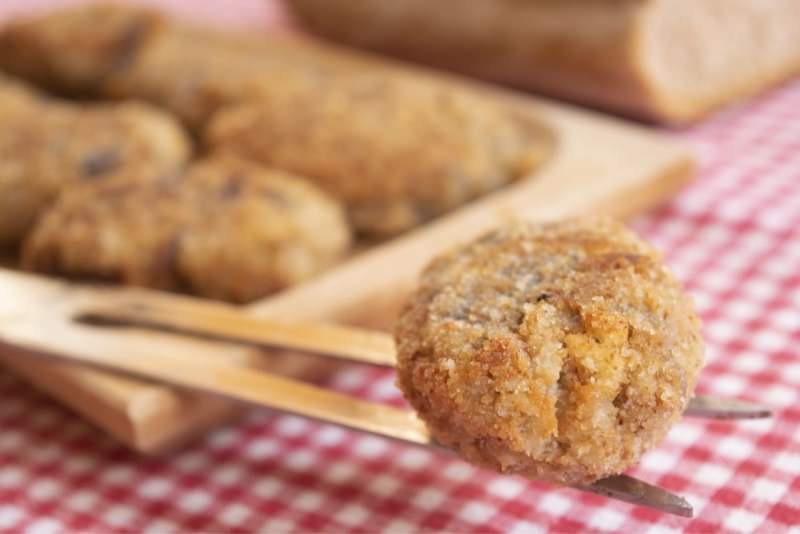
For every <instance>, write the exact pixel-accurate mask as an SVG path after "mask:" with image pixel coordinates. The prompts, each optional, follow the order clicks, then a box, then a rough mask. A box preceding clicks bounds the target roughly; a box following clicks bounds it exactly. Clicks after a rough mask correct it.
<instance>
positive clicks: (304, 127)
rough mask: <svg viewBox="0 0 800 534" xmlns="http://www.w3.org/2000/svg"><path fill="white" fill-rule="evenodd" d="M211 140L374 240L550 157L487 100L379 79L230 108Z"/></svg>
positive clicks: (343, 81) (540, 141) (395, 78)
mask: <svg viewBox="0 0 800 534" xmlns="http://www.w3.org/2000/svg"><path fill="white" fill-rule="evenodd" d="M206 142H207V144H208V146H209V147H210V148H211V149H213V150H217V151H221V152H231V153H235V154H238V155H241V156H244V157H247V158H250V159H254V160H257V161H260V162H263V163H265V164H268V165H271V166H274V167H277V168H281V169H286V170H288V171H290V172H295V173H297V174H301V175H303V176H306V177H308V178H309V179H311V180H313V181H314V182H315V183H317V184H318V185H319V186H320V187H322V188H323V189H325V190H326V191H328V192H329V193H331V194H332V195H333V196H335V197H337V198H339V199H340V200H341V201H342V202H343V203H344V204H345V206H346V207H347V209H348V214H349V217H350V220H351V223H352V224H353V226H354V228H356V230H357V231H358V232H360V233H361V234H364V235H369V236H377V237H385V236H391V235H394V234H397V233H400V232H403V231H405V230H408V229H410V228H412V227H414V226H416V225H418V224H420V223H423V222H425V221H427V220H429V219H431V218H433V217H436V216H438V215H441V214H443V213H445V212H447V211H450V210H452V209H454V208H456V207H458V206H459V205H461V204H464V203H465V202H467V201H469V200H471V199H473V198H475V197H478V196H480V195H481V194H484V193H486V192H488V191H492V190H494V189H497V188H499V187H501V186H503V185H505V184H507V183H509V182H510V181H512V180H515V179H517V178H519V177H521V176H523V175H525V174H527V173H529V172H531V171H532V170H533V169H535V168H536V167H537V166H538V165H539V164H540V163H541V161H542V160H543V159H544V158H545V156H546V155H547V153H548V152H549V144H547V143H546V142H545V141H544V137H543V136H537V135H534V133H533V132H532V131H529V130H525V129H524V128H523V127H522V125H521V124H520V123H519V122H517V121H515V120H514V119H513V118H512V117H511V116H510V115H509V114H508V113H507V112H506V111H505V110H504V109H502V108H501V107H499V106H497V105H495V103H494V102H492V101H490V100H489V99H484V98H480V97H479V95H476V94H472V93H470V92H468V91H466V90H461V89H457V88H454V87H451V86H447V85H444V84H439V83H433V82H428V81H424V80H420V79H413V78H410V77H404V76H402V75H398V74H387V73H382V72H380V73H370V74H364V75H360V76H352V77H349V78H340V79H337V80H334V81H331V82H329V83H327V84H326V85H325V86H324V88H323V90H318V89H314V90H309V91H301V90H299V91H293V92H286V93H283V94H280V95H274V96H273V98H271V99H266V100H262V101H259V102H252V103H249V104H244V105H242V106H238V107H234V108H226V109H224V110H222V111H221V112H220V113H219V114H218V115H217V116H216V117H215V118H214V119H213V120H212V122H211V124H210V126H209V128H208V131H207V134H206Z"/></svg>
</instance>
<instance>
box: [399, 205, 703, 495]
mask: <svg viewBox="0 0 800 534" xmlns="http://www.w3.org/2000/svg"><path fill="white" fill-rule="evenodd" d="M396 341H397V346H398V385H399V387H400V388H401V389H402V390H403V392H404V393H405V395H406V397H407V399H408V400H409V402H410V403H411V404H412V405H413V406H414V408H416V410H417V411H418V412H419V414H420V416H421V417H422V419H423V420H425V421H426V422H427V424H428V426H429V428H430V429H431V432H432V433H433V435H434V437H435V438H436V439H437V440H438V441H439V442H441V443H442V444H444V445H446V446H448V447H452V448H454V449H456V450H457V451H458V452H459V453H460V454H461V455H462V456H463V457H464V458H465V459H467V460H469V461H471V462H474V463H476V464H478V465H481V466H486V467H489V468H492V469H496V470H498V471H501V472H505V473H519V474H523V475H526V476H529V477H533V478H541V479H545V480H549V481H552V482H556V483H562V484H587V483H590V482H592V481H594V480H596V479H599V478H602V477H605V476H608V475H611V474H616V473H620V472H622V471H623V470H625V469H626V468H628V467H630V466H631V465H633V464H634V463H635V462H636V461H638V459H639V458H640V457H641V456H642V454H643V453H644V452H645V451H647V450H649V449H651V448H653V447H654V446H655V445H656V444H658V442H659V441H660V440H661V439H662V438H663V437H664V435H665V434H666V432H667V431H668V430H669V428H670V427H671V426H672V424H673V423H674V422H675V421H676V420H677V419H678V418H679V417H680V415H681V413H682V412H683V410H684V409H685V407H686V405H687V403H688V401H689V399H690V398H691V396H692V392H693V390H694V386H695V383H696V380H697V376H698V373H699V370H700V367H701V364H702V353H703V343H702V340H701V336H700V327H699V320H698V318H697V316H696V315H695V313H694V311H693V308H692V304H691V301H690V299H689V298H688V297H687V296H686V295H685V294H684V293H683V291H682V290H681V288H680V286H679V284H678V282H677V281H676V280H675V278H674V277H673V276H672V275H671V274H670V273H669V272H668V271H667V270H666V269H665V268H664V266H663V265H662V263H661V259H660V257H659V256H658V254H657V253H656V252H655V251H654V250H653V249H652V248H651V247H650V246H648V245H647V244H645V243H644V242H642V241H641V240H639V239H638V238H637V237H636V236H635V235H634V234H632V233H631V232H629V231H628V230H626V229H624V228H623V227H622V226H621V225H619V224H617V223H615V222H612V221H609V220H583V221H581V220H576V221H568V222H563V223H557V224H548V225H542V226H534V225H525V224H518V225H514V226H510V227H507V228H502V229H499V230H497V231H495V232H492V233H490V234H487V235H486V236H484V237H483V238H481V239H479V240H477V241H475V242H473V243H471V244H468V245H466V246H462V247H460V248H457V249H456V250H454V251H452V252H450V253H448V254H445V255H443V256H441V257H439V258H438V259H436V260H435V261H434V262H433V263H431V264H430V266H429V267H428V268H427V269H426V271H425V272H424V274H423V275H422V278H421V282H420V286H419V288H418V289H417V291H416V293H415V294H414V295H413V296H412V297H411V299H410V301H409V302H408V304H407V306H406V308H405V310H404V311H403V313H402V315H401V317H400V320H399V321H398V323H397V330H396Z"/></svg>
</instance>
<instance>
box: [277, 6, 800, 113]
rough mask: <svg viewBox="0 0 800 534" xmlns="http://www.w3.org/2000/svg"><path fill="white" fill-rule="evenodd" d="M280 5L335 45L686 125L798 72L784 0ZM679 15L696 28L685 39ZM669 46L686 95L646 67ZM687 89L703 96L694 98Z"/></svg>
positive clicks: (793, 21)
mask: <svg viewBox="0 0 800 534" xmlns="http://www.w3.org/2000/svg"><path fill="white" fill-rule="evenodd" d="M290 5H291V6H292V8H293V10H294V12H295V14H296V16H297V18H298V19H299V20H300V21H301V22H302V23H303V24H304V25H305V26H306V27H307V28H309V29H310V30H312V31H314V32H317V33H319V34H321V35H323V36H326V37H329V38H331V39H334V40H337V41H341V42H344V43H348V44H352V45H356V46H360V47H364V48H369V49H373V50H377V51H380V52H384V53H390V54H394V55H398V56H401V57H406V58H409V59H414V60H418V61H423V62H426V63H431V64H434V65H438V66H441V67H446V68H449V69H453V70H456V71H460V72H464V73H468V74H472V75H475V76H480V77H483V78H487V79H491V80H495V81H500V82H504V83H509V84H512V85H515V86H519V87H522V88H526V89H532V90H535V91H541V92H544V93H547V94H550V95H553V96H556V97H559V98H567V99H572V100H576V101H579V102H582V103H585V104H589V105H592V106H597V107H602V108H606V109H610V110H614V111H617V112H620V113H624V114H628V115H634V116H638V117H645V118H650V119H656V120H661V121H666V122H686V121H690V120H694V119H697V118H699V117H701V116H703V115H705V114H706V113H708V112H710V111H712V110H714V109H717V108H719V107H720V106H723V105H725V104H728V103H729V102H731V101H734V100H736V99H740V98H743V97H746V96H749V95H751V94H753V93H755V92H758V91H760V90H763V89H764V88H765V87H768V86H770V85H773V84H775V83H778V82H780V81H781V80H783V79H786V78H787V77H789V76H791V75H793V74H795V73H797V72H800V4H797V2H793V1H792V0H775V1H774V2H761V1H760V0H725V1H723V0H708V1H705V2H696V1H693V0H677V1H676V0H601V1H585V0H560V1H554V0H538V1H537V0H534V1H525V2H522V1H519V0H442V1H437V2H428V1H426V0H405V1H403V2H395V1H393V0H352V1H348V2H328V1H326V0H292V1H291V2H290ZM681 13H685V18H686V20H690V21H696V22H697V23H696V24H692V25H689V26H691V31H689V32H687V30H686V28H685V26H686V24H684V20H683V18H682V17H683V15H681ZM718 15H719V16H718ZM664 21H667V24H668V26H669V28H667V29H666V30H665V31H663V30H661V29H659V28H660V26H662V25H663V24H664ZM751 26H752V27H753V28H757V31H758V33H759V35H756V36H752V35H751V33H752V32H751V31H750V27H751ZM679 32H680V37H677V34H678V33H679ZM672 35H674V37H671V36H672ZM653 37H655V38H656V40H657V41H658V43H657V44H656V46H655V47H654V46H653V45H652V41H653ZM751 37H752V39H751ZM670 47H671V48H672V49H674V50H677V51H678V52H676V53H674V54H673V55H672V58H671V59H670V61H669V64H668V65H667V66H666V70H667V72H669V71H670V70H671V71H673V72H675V73H676V74H675V75H674V78H673V79H674V80H684V79H685V80H684V81H685V83H684V84H683V85H685V88H686V90H684V88H681V87H676V86H675V84H674V83H673V82H672V81H670V80H669V77H670V76H671V74H667V76H666V77H661V76H659V75H657V74H656V73H655V71H654V68H653V62H654V61H655V62H656V63H657V62H659V61H661V60H660V59H659V58H660V57H661V56H662V55H664V54H661V52H659V51H657V50H656V49H658V48H670ZM765 50H768V52H766V54H767V55H768V56H771V57H772V58H771V59H764V57H763V56H764V52H765ZM666 56H669V54H666ZM681 56H683V57H681ZM719 64H724V65H723V66H722V67H720V68H717V66H718V65H719ZM659 68H660V67H659ZM656 70H658V69H656ZM737 71H741V72H737ZM681 83H683V82H681ZM693 86H701V87H703V88H706V89H707V90H706V91H702V92H701V93H699V94H698V93H696V92H695V91H694V90H693Z"/></svg>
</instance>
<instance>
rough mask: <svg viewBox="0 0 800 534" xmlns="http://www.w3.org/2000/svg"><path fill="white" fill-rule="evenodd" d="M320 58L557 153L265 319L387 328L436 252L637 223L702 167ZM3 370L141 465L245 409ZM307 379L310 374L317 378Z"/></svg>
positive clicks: (359, 259) (590, 117) (183, 350)
mask: <svg viewBox="0 0 800 534" xmlns="http://www.w3.org/2000/svg"><path fill="white" fill-rule="evenodd" d="M264 39H265V40H267V41H273V40H274V41H275V43H276V46H281V47H286V46H290V47H291V46H297V47H302V49H303V53H315V52H313V51H314V50H319V48H318V46H319V45H310V46H309V45H308V44H306V43H303V42H302V41H301V40H298V38H297V37H288V36H281V37H264ZM319 53H321V54H324V55H325V56H326V58H332V59H333V60H335V61H341V62H342V63H343V64H350V65H367V64H370V65H373V66H375V65H379V66H380V67H381V68H401V69H403V70H405V71H411V72H413V73H415V75H417V76H434V77H436V78H440V79H444V80H445V82H446V83H458V84H464V85H469V86H470V87H472V88H473V89H474V88H476V87H477V88H479V89H480V90H484V91H486V92H487V93H488V94H490V95H492V96H493V97H495V98H498V99H501V100H502V101H504V102H505V103H507V104H508V106H510V108H511V109H512V111H513V112H514V113H516V114H517V115H518V116H519V117H520V118H521V119H522V120H530V121H532V123H534V124H542V125H544V127H545V128H546V129H547V130H548V132H549V135H550V136H551V138H552V141H553V143H554V151H553V155H552V156H551V158H550V159H549V160H548V162H547V163H546V164H545V165H544V166H543V168H541V169H540V170H539V171H537V173H536V174H535V175H533V176H531V177H529V178H526V179H523V180H520V181H518V182H516V183H514V184H512V185H510V186H507V187H505V188H504V189H502V190H500V191H498V192H495V193H493V194H490V195H487V196H485V197H483V198H481V199H479V200H477V201H475V202H473V203H471V204H469V205H467V206H465V207H463V208H461V209H459V210H457V211H455V212H453V213H451V214H449V215H446V216H444V217H441V218H439V219H437V220H436V221H434V222H432V223H430V224H428V225H426V226H424V227H422V228H419V229H417V230H414V231H413V232H410V233H408V234H406V235H404V236H402V237H400V238H397V239H394V240H392V241H389V242H386V243H383V244H380V245H376V246H374V247H371V248H369V249H367V250H366V251H362V252H360V253H358V254H356V255H355V256H354V257H353V258H352V259H350V260H349V261H347V262H345V263H343V264H342V265H340V266H339V267H337V268H334V269H333V270H331V271H329V272H327V273H326V274H323V275H322V276H319V277H318V278H316V279H314V280H311V281H310V282H307V283H305V284H303V285H300V286H297V287H295V288H292V289H289V290H287V291H285V292H283V293H280V294H278V295H276V296H273V297H270V298H267V299H264V300H262V301H260V302H257V303H255V304H253V305H251V306H249V308H248V309H249V310H252V313H253V314H256V315H260V316H274V317H277V318H281V319H288V318H292V319H298V320H322V321H331V322H342V323H347V324H353V325H361V326H369V327H376V328H384V329H385V328H389V327H390V326H391V323H392V320H393V318H394V317H395V315H396V313H397V310H398V307H399V306H400V305H401V303H402V301H403V298H404V296H405V295H406V294H407V293H408V291H409V289H410V288H411V287H412V286H413V284H414V280H415V279H416V276H417V274H418V272H419V270H420V269H421V267H422V266H423V265H424V264H425V263H427V262H428V260H429V259H430V258H431V257H432V256H434V255H435V254H437V253H438V252H440V251H442V250H444V249H447V248H449V247H451V246H453V245H455V244H456V243H458V242H461V241H464V240H468V239H471V238H473V237H475V236H476V235H478V234H480V233H482V232H485V231H487V230H488V229H490V228H492V227H493V226H496V225H497V224H500V223H503V222H507V221H508V220H510V219H515V218H516V219H524V220H530V221H542V220H548V219H556V218H560V217H566V216H573V215H579V214H587V213H594V214H599V213H603V214H610V215H615V216H619V217H626V216H630V215H633V214H635V213H639V212H641V211H644V210H646V209H648V208H650V207H652V206H653V205H655V204H657V203H659V202H661V201H662V200H664V199H666V198H668V197H669V196H671V195H672V194H673V193H674V192H675V191H676V190H677V189H678V188H679V187H680V186H681V185H682V184H684V183H685V182H686V181H688V180H689V179H690V177H691V175H692V169H693V161H692V158H691V157H690V155H689V154H688V152H687V151H686V150H685V149H684V148H683V147H681V146H679V145H677V144H676V143H675V142H673V141H671V140H669V139H666V138H664V137H663V136H661V135H658V134H656V133H653V132H651V131H648V130H647V129H645V128H643V127H640V126H636V125H632V124H628V123H625V122H623V121H620V120H617V119H611V118H606V117H603V116H601V115H598V114H595V113H592V112H588V111H584V110H579V109H576V108H572V107H569V106H567V105H563V104H556V103H552V102H549V101H546V100H543V99H540V98H535V97H531V96H523V95H520V94H515V93H512V92H510V91H507V90H502V89H499V88H492V87H490V86H486V85H483V84H480V83H477V82H473V81H470V80H466V79H464V78H459V77H457V76H453V75H443V74H440V73H436V72H434V71H430V70H427V69H423V68H418V67H409V66H398V64H397V63H394V62H385V61H383V60H378V59H373V58H370V57H369V56H366V55H364V54H360V53H354V52H344V51H341V50H337V49H336V48H335V47H326V48H325V49H324V50H322V51H320V52H319ZM144 336H148V338H149V339H151V340H152V339H153V334H152V333H146V332H144V331H141V330H136V329H120V331H119V333H118V340H119V341H118V346H119V350H120V351H123V350H125V347H126V346H131V345H129V344H133V345H136V344H137V343H139V342H140V341H141V339H142V338H143V337H144ZM158 342H159V343H161V344H162V345H161V346H164V345H167V346H169V347H170V350H174V351H175V352H176V353H177V354H185V355H187V357H190V356H191V355H192V354H196V353H197V352H198V351H201V352H205V351H214V353H215V354H216V355H218V357H220V358H235V359H237V360H239V361H245V362H248V363H249V364H252V365H257V366H260V367H264V368H268V369H270V370H273V371H275V372H278V373H281V374H285V375H290V376H298V375H299V376H305V377H308V376H311V377H312V378H319V377H320V376H323V375H325V374H326V373H329V372H330V370H331V368H332V366H334V365H336V364H332V363H329V362H327V361H325V360H323V359H321V358H315V357H312V356H306V355H299V354H289V355H287V354H285V353H284V354H281V355H277V354H275V353H266V352H264V351H257V350H254V349H251V348H242V347H236V346H232V345H227V344H222V343H211V342H207V341H203V342H200V341H197V340H191V339H187V338H181V337H178V336H172V335H166V334H161V335H160V337H159V338H158ZM0 360H2V361H3V362H5V364H6V365H8V366H9V367H10V368H11V369H13V370H14V371H16V372H18V373H19V374H21V375H22V376H24V377H26V378H27V379H28V380H30V381H31V382H32V383H33V384H34V385H36V386H37V387H39V388H41V389H42V390H43V391H45V392H47V393H49V394H51V395H52V396H54V397H56V398H57V399H59V400H60V401H62V402H64V403H65V404H67V405H68V406H70V407H71V408H73V409H74V410H75V411H77V412H78V413H80V414H82V415H83V416H85V417H86V418H87V419H89V420H91V421H93V422H94V423H95V424H97V425H98V426H100V427H101V428H103V429H104V430H106V431H107V432H109V433H110V434H111V435H113V436H114V437H116V438H117V439H119V440H120V441H121V442H123V443H125V444H126V445H128V446H129V447H131V448H133V449H135V450H138V451H141V452H143V453H154V452H158V451H162V450H164V449H166V448H170V447H172V446H175V445H179V444H182V443H184V442H186V441H187V440H188V439H190V438H191V437H192V436H195V435H197V434H198V433H202V432H203V431H205V430H207V429H208V428H210V427H212V426H214V425H217V424H219V423H220V422H221V421H223V420H225V419H227V418H230V417H233V416H235V415H236V414H238V413H241V407H239V406H236V405H233V404H231V403H228V402H225V401H221V400H219V399H214V398H209V397H206V396H202V395H198V394H193V393H188V392H181V391H176V390H174V389H171V388H168V387H165V386H162V385H158V384H154V383H148V382H144V381H140V380H134V379H129V378H126V377H121V376H117V375H114V374H110V373H107V372H101V371H97V370H93V369H87V368H84V367H81V366H76V365H68V364H55V363H41V362H38V361H29V360H27V359H25V357H23V356H20V355H17V354H12V353H0ZM309 369H311V370H313V372H312V373H310V374H309Z"/></svg>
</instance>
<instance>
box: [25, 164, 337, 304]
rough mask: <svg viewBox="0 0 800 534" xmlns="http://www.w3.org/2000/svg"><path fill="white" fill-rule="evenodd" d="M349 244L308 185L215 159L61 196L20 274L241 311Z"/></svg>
mask: <svg viewBox="0 0 800 534" xmlns="http://www.w3.org/2000/svg"><path fill="white" fill-rule="evenodd" d="M349 243H350V235H349V230H348V227H347V225H346V222H345V218H344V215H343V212H342V210H341V208H340V206H339V205H338V204H337V203H336V202H335V201H333V200H331V199H329V198H328V197H327V196H326V195H325V194H323V193H321V192H320V191H318V190H317V189H316V188H315V187H314V186H312V185H310V184H308V183H306V182H304V181H303V180H300V179H298V178H295V177H293V176H291V175H288V174H285V173H281V172H278V171H270V170H266V169H264V168H262V167H260V166H258V165H255V164H253V163H250V162H246V161H243V160H237V159H235V158H217V159H210V160H206V161H201V162H198V163H195V164H193V165H192V166H190V167H189V168H188V169H187V170H186V171H185V172H184V173H183V174H181V175H175V176H165V177H164V179H163V180H160V181H154V182H145V183H142V182H118V183H111V184H97V185H94V184H90V185H87V186H85V187H83V188H80V189H78V190H76V191H73V192H71V193H69V194H66V195H63V196H62V197H61V198H60V199H59V201H58V203H57V204H56V205H55V206H54V207H53V208H52V209H51V210H50V211H49V212H48V213H47V214H46V215H45V216H44V217H43V218H42V220H41V221H40V223H39V224H38V225H37V227H36V229H35V231H34V232H33V233H32V234H31V236H30V237H29V239H28V240H27V241H26V243H25V247H24V249H23V266H24V267H26V268H28V269H32V270H36V271H40V272H46V273H53V274H63V275H68V276H78V277H89V278H98V279H104V280H110V281H118V282H123V283H126V284H131V285H139V286H147V287H153V288H158V289H164V290H172V291H183V292H189V293H194V294H197V295H200V296H205V297H209V298H215V299H222V300H228V301H232V302H246V301H250V300H253V299H256V298H259V297H262V296H265V295H267V294H269V293H271V292H273V291H276V290H278V289H281V288H283V287H285V286H288V285H290V284H294V283H296V282H300V281H302V280H305V279H307V278H309V277H310V276H312V275H314V274H316V273H318V272H319V271H321V270H323V269H325V268H327V267H329V266H331V265H332V264H333V263H335V262H336V261H337V260H339V259H340V258H341V257H342V255H343V254H344V252H345V251H346V250H347V248H348V246H349Z"/></svg>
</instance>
